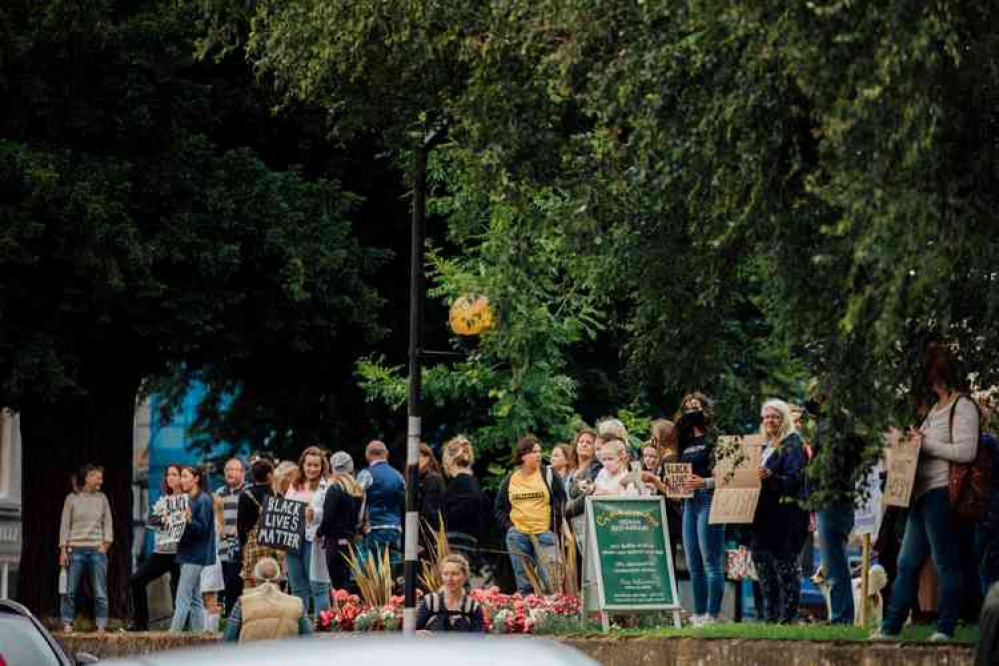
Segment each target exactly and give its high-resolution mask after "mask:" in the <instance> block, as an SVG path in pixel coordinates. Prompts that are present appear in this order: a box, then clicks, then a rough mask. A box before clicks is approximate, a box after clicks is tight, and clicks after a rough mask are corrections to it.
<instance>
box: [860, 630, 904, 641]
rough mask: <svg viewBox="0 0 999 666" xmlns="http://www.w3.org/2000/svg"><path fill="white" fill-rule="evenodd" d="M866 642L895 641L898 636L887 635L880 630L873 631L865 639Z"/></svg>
mask: <svg viewBox="0 0 999 666" xmlns="http://www.w3.org/2000/svg"><path fill="white" fill-rule="evenodd" d="M867 640H869V641H897V640H898V634H889V633H886V632H885V631H883V630H882V629H875V630H874V631H872V632H871V633H870V635H869V636H868V637H867Z"/></svg>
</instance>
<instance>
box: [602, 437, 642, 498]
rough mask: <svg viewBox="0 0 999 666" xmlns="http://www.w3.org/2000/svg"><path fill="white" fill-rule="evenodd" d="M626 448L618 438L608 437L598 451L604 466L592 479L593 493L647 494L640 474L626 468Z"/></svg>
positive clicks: (627, 459)
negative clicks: (594, 478) (593, 479)
mask: <svg viewBox="0 0 999 666" xmlns="http://www.w3.org/2000/svg"><path fill="white" fill-rule="evenodd" d="M628 461H629V457H628V448H627V446H626V445H625V443H624V442H622V441H621V440H620V439H610V440H608V441H607V442H605V443H604V447H603V449H602V450H601V451H600V462H602V463H603V465H604V467H603V469H602V470H600V473H599V474H597V478H596V481H594V491H593V494H594V495H647V494H648V490H647V489H646V487H645V485H644V484H643V483H642V482H641V475H640V474H636V473H634V472H631V471H630V470H629V469H628Z"/></svg>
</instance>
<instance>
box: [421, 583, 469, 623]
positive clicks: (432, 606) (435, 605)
mask: <svg viewBox="0 0 999 666" xmlns="http://www.w3.org/2000/svg"><path fill="white" fill-rule="evenodd" d="M423 603H424V604H426V607H427V610H428V611H430V613H431V616H437V618H438V619H437V620H436V621H433V618H431V621H433V625H434V626H433V627H431V625H430V622H428V625H427V628H428V629H431V628H432V629H434V630H437V631H440V630H441V629H443V627H442V626H440V623H441V621H442V618H441V616H442V615H443V616H447V618H448V625H449V626H450V628H451V630H452V631H469V630H470V629H471V627H472V620H473V619H474V616H475V613H476V612H477V611H478V610H479V608H480V606H479V602H478V601H475V600H473V599H472V598H471V597H469V596H468V595H466V596H465V599H464V600H463V601H462V603H461V609H460V610H458V611H457V612H452V611H448V610H447V607H446V606H445V605H444V595H442V594H441V593H439V592H431V593H430V594H428V595H426V596H425V597H423ZM452 615H457V616H458V618H456V619H455V620H452V618H451V616H452ZM456 621H457V622H458V624H457V626H456V625H455V622H456Z"/></svg>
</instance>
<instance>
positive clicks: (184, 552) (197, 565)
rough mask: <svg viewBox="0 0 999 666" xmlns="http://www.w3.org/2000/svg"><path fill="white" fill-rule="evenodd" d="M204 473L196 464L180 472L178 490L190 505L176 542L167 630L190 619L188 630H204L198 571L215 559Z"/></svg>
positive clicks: (180, 628) (181, 627) (177, 628)
mask: <svg viewBox="0 0 999 666" xmlns="http://www.w3.org/2000/svg"><path fill="white" fill-rule="evenodd" d="M204 483H205V473H204V471H203V470H201V469H200V468H197V467H185V468H184V469H183V470H181V472H180V489H181V490H182V491H183V492H185V493H187V495H188V497H189V498H190V503H191V506H190V508H189V509H188V510H187V527H185V528H184V536H182V537H181V538H180V543H179V544H178V545H177V563H178V564H179V565H180V583H179V584H178V585H177V603H176V604H175V607H174V611H173V620H172V621H171V622H170V631H171V632H173V633H179V632H181V631H184V628H185V627H186V626H187V625H188V620H190V628H191V631H204V629H205V603H204V601H203V600H202V598H201V570H202V569H204V568H205V567H207V566H209V565H211V564H213V563H214V562H215V557H216V552H215V509H214V507H213V505H212V498H211V496H210V495H209V494H208V493H207V492H205V488H204Z"/></svg>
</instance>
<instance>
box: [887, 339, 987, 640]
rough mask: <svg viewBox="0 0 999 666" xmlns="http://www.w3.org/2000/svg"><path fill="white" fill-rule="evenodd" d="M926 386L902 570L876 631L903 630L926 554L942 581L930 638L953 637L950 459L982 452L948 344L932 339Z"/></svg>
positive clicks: (972, 408)
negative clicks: (928, 401)
mask: <svg viewBox="0 0 999 666" xmlns="http://www.w3.org/2000/svg"><path fill="white" fill-rule="evenodd" d="M925 363H926V366H925V370H924V372H925V375H924V383H925V390H926V392H927V394H928V395H930V396H932V397H931V400H934V399H935V402H934V403H933V406H932V407H931V408H930V410H929V413H927V415H926V417H925V418H924V419H923V422H922V424H921V425H920V426H919V428H918V429H914V430H913V431H912V433H911V436H912V437H915V438H918V439H919V440H920V442H921V444H922V446H921V449H920V455H919V463H918V465H917V467H916V483H915V486H914V487H913V489H912V501H911V504H910V506H909V515H908V518H907V519H906V523H905V536H904V537H903V538H902V548H901V550H900V551H899V555H898V574H897V576H896V578H895V583H894V585H893V586H892V591H891V600H890V602H889V604H888V608H887V609H886V612H885V616H884V621H883V622H882V624H881V631H880V632H878V635H877V636H876V637H878V636H894V635H896V634H898V633H899V632H900V631H901V630H902V625H903V623H904V622H905V620H906V618H907V617H908V616H909V610H910V609H911V608H912V605H913V604H914V603H915V601H916V595H917V592H918V590H919V572H920V570H921V569H922V566H923V562H924V561H925V560H926V558H927V557H930V558H931V560H932V561H933V566H934V567H935V568H936V571H937V578H938V580H939V584H940V590H939V593H940V609H939V615H938V617H937V631H936V633H934V634H933V635H932V636H930V640H931V641H946V640H951V639H952V638H954V630H955V629H956V628H957V620H958V614H959V611H960V603H961V594H960V583H959V579H960V551H959V545H958V533H957V529H956V525H955V523H954V518H953V516H952V513H951V505H950V493H949V485H950V470H951V465H952V464H955V463H957V464H960V463H970V462H972V461H973V460H974V459H975V456H976V455H977V454H978V439H979V428H980V415H979V412H978V406H977V405H976V404H975V402H974V401H973V400H972V399H971V398H969V397H968V396H966V395H964V394H962V393H961V392H960V389H961V388H964V386H963V384H964V383H965V379H964V378H963V377H961V376H960V374H959V373H958V369H957V363H956V361H955V359H954V358H953V356H952V354H951V352H950V350H949V349H948V348H947V347H945V346H944V345H938V344H935V345H931V346H930V347H929V348H928V350H927V354H926V359H925Z"/></svg>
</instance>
